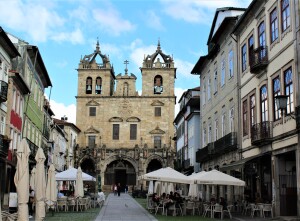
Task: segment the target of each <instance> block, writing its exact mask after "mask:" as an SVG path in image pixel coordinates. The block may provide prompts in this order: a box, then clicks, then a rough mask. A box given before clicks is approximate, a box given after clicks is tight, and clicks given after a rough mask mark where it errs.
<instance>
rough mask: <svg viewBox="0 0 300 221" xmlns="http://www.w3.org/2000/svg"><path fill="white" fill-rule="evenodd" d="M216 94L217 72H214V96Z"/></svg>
mask: <svg viewBox="0 0 300 221" xmlns="http://www.w3.org/2000/svg"><path fill="white" fill-rule="evenodd" d="M217 92H218V71H217V70H215V72H214V94H215V93H217Z"/></svg>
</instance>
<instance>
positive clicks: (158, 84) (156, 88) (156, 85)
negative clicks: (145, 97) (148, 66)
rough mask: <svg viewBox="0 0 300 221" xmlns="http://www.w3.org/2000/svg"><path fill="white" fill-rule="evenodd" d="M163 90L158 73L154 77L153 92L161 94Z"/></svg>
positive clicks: (161, 79)
mask: <svg viewBox="0 0 300 221" xmlns="http://www.w3.org/2000/svg"><path fill="white" fill-rule="evenodd" d="M162 92H163V78H162V76H160V75H156V76H155V77H154V94H161V93H162Z"/></svg>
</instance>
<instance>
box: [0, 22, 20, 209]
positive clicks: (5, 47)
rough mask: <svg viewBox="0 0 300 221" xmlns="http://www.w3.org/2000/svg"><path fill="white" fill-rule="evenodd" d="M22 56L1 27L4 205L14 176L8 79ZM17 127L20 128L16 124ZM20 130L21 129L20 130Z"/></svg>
mask: <svg viewBox="0 0 300 221" xmlns="http://www.w3.org/2000/svg"><path fill="white" fill-rule="evenodd" d="M18 56H20V54H19V52H18V50H17V49H16V48H15V46H14V45H13V43H12V42H11V40H10V39H9V38H8V36H7V34H6V33H5V31H4V30H3V29H2V27H0V203H1V205H3V197H4V194H5V193H8V190H9V186H10V185H11V184H10V183H11V182H12V179H7V177H12V176H13V174H14V173H13V171H12V169H11V166H10V165H9V164H8V161H9V162H11V145H12V144H11V138H10V136H9V135H10V134H9V133H8V131H9V127H8V126H7V125H9V122H10V112H8V111H9V110H8V109H9V108H8V102H7V98H8V77H9V70H11V67H12V62H11V61H12V59H13V58H16V57H18ZM16 126H19V125H18V124H16ZM18 129H20V128H18Z"/></svg>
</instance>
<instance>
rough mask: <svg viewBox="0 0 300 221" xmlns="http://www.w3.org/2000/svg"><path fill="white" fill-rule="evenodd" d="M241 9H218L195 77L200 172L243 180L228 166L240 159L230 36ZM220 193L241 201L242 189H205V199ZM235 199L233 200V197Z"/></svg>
mask: <svg viewBox="0 0 300 221" xmlns="http://www.w3.org/2000/svg"><path fill="white" fill-rule="evenodd" d="M244 11H245V9H242V8H234V7H227V8H219V9H217V10H216V13H215V16H214V19H213V23H212V27H211V30H210V34H209V37H208V41H207V45H208V53H207V55H204V56H201V57H200V58H199V60H198V61H197V63H196V64H195V66H194V68H193V70H192V72H191V73H192V74H196V75H200V85H201V90H200V95H201V98H200V121H199V123H200V137H201V142H200V148H199V150H198V151H197V152H196V162H198V163H199V164H200V167H201V170H205V171H208V170H211V169H218V170H222V171H223V172H226V173H228V174H230V175H233V176H235V177H238V178H241V170H240V169H236V168H229V167H227V165H229V164H231V163H233V162H237V161H239V160H240V159H241V154H240V152H239V150H240V147H241V146H240V140H239V139H238V132H239V130H240V125H239V123H238V122H239V112H240V102H239V101H240V96H239V86H240V82H239V73H238V64H237V61H238V53H237V44H236V41H235V39H234V38H233V37H232V36H231V32H232V30H233V27H234V26H235V24H236V23H237V21H238V19H239V16H241V15H242V14H243V13H244ZM217 192H218V193H220V194H219V195H220V196H223V197H227V200H228V202H232V201H236V200H238V199H239V200H240V199H241V194H242V192H241V189H240V188H233V187H229V186H228V187H227V188H226V190H225V188H224V187H219V190H217V189H216V187H212V186H208V185H206V188H205V194H206V199H207V200H209V199H210V194H216V193H217ZM232 196H233V197H232Z"/></svg>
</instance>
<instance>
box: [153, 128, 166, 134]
mask: <svg viewBox="0 0 300 221" xmlns="http://www.w3.org/2000/svg"><path fill="white" fill-rule="evenodd" d="M150 134H165V131H163V130H161V129H160V128H159V127H158V126H157V127H156V128H155V129H154V130H151V131H150Z"/></svg>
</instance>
